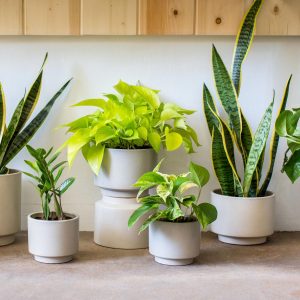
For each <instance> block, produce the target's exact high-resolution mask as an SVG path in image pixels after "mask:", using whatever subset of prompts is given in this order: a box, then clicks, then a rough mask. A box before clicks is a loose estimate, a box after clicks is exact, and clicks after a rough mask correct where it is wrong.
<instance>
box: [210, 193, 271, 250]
mask: <svg viewBox="0 0 300 300" xmlns="http://www.w3.org/2000/svg"><path fill="white" fill-rule="evenodd" d="M211 204H213V205H214V206H215V207H216V208H217V210H218V218H217V220H216V221H214V222H213V223H212V224H211V231H212V232H214V233H216V234H218V238H219V240H220V241H221V242H224V243H228V244H236V245H256V244H262V243H265V242H266V240H267V237H268V236H270V235H272V234H273V232H274V207H275V196H274V194H273V193H271V192H267V196H265V197H253V198H252V197H251V198H250V197H230V196H223V195H222V194H221V191H220V190H215V191H213V192H212V193H211Z"/></svg>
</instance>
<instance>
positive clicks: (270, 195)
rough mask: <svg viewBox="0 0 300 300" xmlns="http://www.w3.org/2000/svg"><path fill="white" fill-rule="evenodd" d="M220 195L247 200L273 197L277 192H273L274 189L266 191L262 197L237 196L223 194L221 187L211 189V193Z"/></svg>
mask: <svg viewBox="0 0 300 300" xmlns="http://www.w3.org/2000/svg"><path fill="white" fill-rule="evenodd" d="M213 194H215V195H218V196H221V197H223V198H227V199H228V198H230V199H247V200H254V199H269V198H273V197H274V196H275V193H273V192H272V191H267V192H266V196H262V197H259V196H257V197H235V196H227V195H222V194H221V189H214V190H212V191H211V195H213Z"/></svg>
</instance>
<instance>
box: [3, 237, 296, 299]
mask: <svg viewBox="0 0 300 300" xmlns="http://www.w3.org/2000/svg"><path fill="white" fill-rule="evenodd" d="M202 241H203V242H202V250H201V256H200V257H199V259H198V260H197V262H196V263H195V264H194V265H191V266H185V267H168V266H163V265H159V264H157V263H155V262H154V261H153V258H152V257H151V256H150V255H149V254H148V252H147V250H137V251H128V250H114V249H108V248H102V247H99V246H96V245H95V244H93V242H92V234H91V233H81V242H80V253H79V254H78V255H77V257H76V259H75V260H74V261H73V262H71V263H67V264H63V265H44V264H40V263H37V262H35V261H33V259H32V258H31V256H30V255H29V254H28V253H27V244H26V234H25V233H22V234H20V235H19V236H18V239H17V242H16V243H15V244H14V245H11V246H6V247H0V299H1V300H2V299H9V300H15V299H23V300H24V299H32V300H34V299H56V300H60V299H86V300H90V299H101V300H102V299H103V300H106V299H121V300H123V299H125V300H126V299H133V300H134V299H143V300H146V299H167V300H172V299H181V300H185V299H206V300H210V299H222V300H223V299H224V300H226V299H231V300H232V299H249V300H250V299H251V300H257V299H258V300H259V299H272V300H273V299H283V300H285V299H287V300H288V299H300V232H299V233H277V234H276V235H274V236H273V237H272V238H271V239H270V241H269V242H268V243H267V244H265V245H261V246H252V247H247V246H244V247H243V246H241V247H237V246H231V245H225V244H222V243H220V242H218V241H217V240H216V237H215V236H214V235H212V234H204V237H203V240H202Z"/></svg>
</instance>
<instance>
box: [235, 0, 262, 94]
mask: <svg viewBox="0 0 300 300" xmlns="http://www.w3.org/2000/svg"><path fill="white" fill-rule="evenodd" d="M262 2H263V1H262V0H255V1H254V2H253V4H252V5H251V7H250V8H249V10H248V12H247V14H246V16H245V18H244V20H243V22H242V26H241V28H240V30H239V33H238V35H237V39H236V44H235V49H234V55H233V57H234V59H233V64H232V81H233V84H234V86H235V90H236V93H237V95H239V92H240V85H241V70H242V64H243V61H244V60H245V58H246V56H247V54H248V52H249V49H250V47H251V44H252V41H253V37H254V32H255V26H256V18H257V15H258V13H259V10H260V8H261V6H262Z"/></svg>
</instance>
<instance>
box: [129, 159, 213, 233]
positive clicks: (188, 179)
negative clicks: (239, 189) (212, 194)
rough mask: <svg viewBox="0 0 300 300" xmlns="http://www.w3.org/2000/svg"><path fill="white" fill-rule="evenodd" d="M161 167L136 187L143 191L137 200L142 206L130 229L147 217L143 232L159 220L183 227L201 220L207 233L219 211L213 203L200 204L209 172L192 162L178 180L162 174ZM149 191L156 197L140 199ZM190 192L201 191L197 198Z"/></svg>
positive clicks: (136, 184) (145, 175) (146, 174)
mask: <svg viewBox="0 0 300 300" xmlns="http://www.w3.org/2000/svg"><path fill="white" fill-rule="evenodd" d="M160 164H161V162H160V163H159V164H158V165H157V166H156V167H155V169H154V170H153V171H152V172H148V173H145V174H144V175H142V176H141V177H140V178H139V179H138V181H137V182H136V183H135V186H136V187H139V188H140V190H139V193H138V196H137V197H138V201H139V202H140V203H141V206H140V207H139V208H138V209H137V210H136V211H135V212H134V213H133V214H132V215H131V217H130V218H129V221H128V226H129V227H132V226H133V225H134V224H135V223H136V222H137V221H138V220H139V218H140V217H142V216H143V215H145V214H149V217H148V218H147V219H146V220H145V222H144V223H143V225H142V227H141V228H140V232H141V231H143V230H145V229H146V228H147V227H148V226H149V225H150V224H151V223H152V222H155V221H157V220H160V221H167V222H180V223H182V222H192V221H195V220H198V221H199V223H200V224H201V225H202V227H203V228H204V229H205V228H206V226H207V225H208V224H210V223H212V222H213V221H215V220H216V218H217V210H216V208H215V207H214V206H213V205H211V204H210V203H200V204H199V198H200V193H201V189H202V188H203V187H204V186H205V185H206V183H207V182H208V180H209V173H208V171H207V169H205V168H204V167H202V166H199V165H196V164H194V163H193V162H191V163H190V167H189V172H187V173H185V174H181V175H178V176H176V175H173V174H172V175H168V174H163V173H161V172H159V168H160ZM149 188H156V193H155V194H154V195H150V196H145V197H140V196H141V195H142V194H143V193H144V191H146V190H148V189H149ZM191 188H197V189H198V193H197V196H195V195H194V194H188V191H189V190H190V189H191ZM189 210H190V212H188V211H189Z"/></svg>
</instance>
